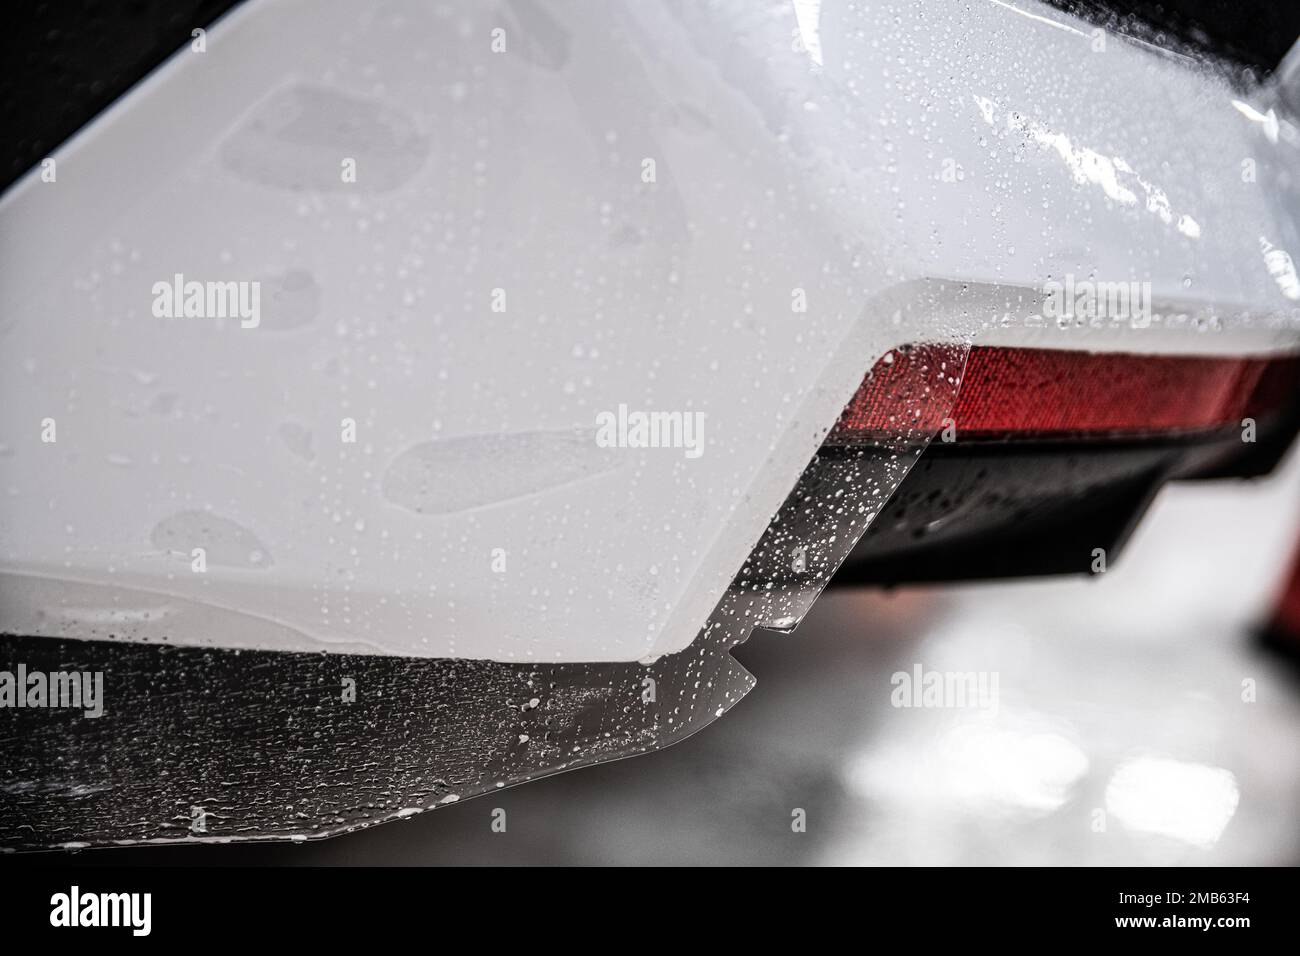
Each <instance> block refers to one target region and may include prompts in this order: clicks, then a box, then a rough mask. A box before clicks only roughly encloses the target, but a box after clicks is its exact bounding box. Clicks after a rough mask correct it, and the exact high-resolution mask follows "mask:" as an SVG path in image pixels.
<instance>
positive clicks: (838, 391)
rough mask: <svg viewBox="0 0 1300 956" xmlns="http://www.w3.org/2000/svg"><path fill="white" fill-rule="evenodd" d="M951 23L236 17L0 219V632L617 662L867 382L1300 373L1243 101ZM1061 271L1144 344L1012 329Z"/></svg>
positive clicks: (452, 14)
mask: <svg viewBox="0 0 1300 956" xmlns="http://www.w3.org/2000/svg"><path fill="white" fill-rule="evenodd" d="M949 8H950V4H948V3H946V2H944V0H926V2H906V3H905V2H898V3H876V4H872V5H870V6H869V7H864V6H862V5H856V4H848V3H832V2H824V3H820V4H819V3H816V2H807V3H794V4H793V5H789V6H783V5H766V4H752V3H740V2H737V3H717V4H698V5H697V4H675V3H667V2H663V3H660V2H635V3H634V2H631V0H626V2H617V0H615V2H605V3H582V4H561V3H538V2H523V0H518V2H511V3H506V4H502V5H487V4H478V3H461V4H448V5H443V6H432V5H427V4H422V3H415V2H410V3H407V2H398V0H394V2H386V3H383V4H378V5H373V6H372V5H357V4H353V3H348V2H344V0H329V2H318V0H313V2H305V0H304V2H297V0H289V2H282V3H281V2H275V3H273V2H267V0H253V2H250V3H247V4H245V5H243V6H242V7H240V8H238V9H237V10H235V11H234V12H233V13H232V14H231V15H229V16H227V17H226V18H224V19H223V20H221V21H220V22H219V23H218V24H217V25H216V26H214V28H213V29H212V30H211V31H210V33H209V34H208V35H207V36H206V43H205V49H204V50H203V51H202V52H199V51H197V50H195V49H186V50H182V51H181V52H179V53H178V54H177V55H176V56H175V57H174V58H173V59H172V60H171V61H169V62H168V63H167V64H166V65H165V66H164V67H162V68H161V69H159V70H158V71H156V72H155V73H154V74H153V75H152V76H150V77H149V78H148V79H147V80H146V81H145V82H143V83H142V84H140V86H139V87H138V88H136V89H135V90H133V91H132V92H131V93H130V94H129V95H127V96H126V97H124V98H123V99H122V100H121V101H119V102H118V103H117V104H115V105H114V106H113V107H112V108H111V109H110V110H109V111H108V112H107V113H106V114H104V115H103V116H102V117H100V118H99V119H98V120H96V121H95V122H94V123H92V124H91V125H90V126H89V127H88V128H87V129H86V130H84V131H83V132H82V133H81V134H80V135H78V136H77V137H76V138H74V139H73V140H72V141H71V142H69V143H68V144H67V145H66V146H64V147H63V148H61V149H59V150H58V151H57V152H56V153H55V154H54V157H53V158H54V160H55V161H56V168H57V179H56V180H55V181H54V182H47V181H44V180H43V178H42V175H41V170H36V171H33V173H32V174H30V175H29V176H28V177H27V178H26V179H25V180H24V181H23V182H21V183H20V184H19V185H17V186H16V187H15V188H14V189H12V190H11V191H10V192H9V193H8V194H7V195H6V196H5V197H4V198H3V200H2V201H0V245H2V246H3V249H4V255H3V258H2V259H0V336H2V338H0V341H3V343H4V344H3V348H0V382H2V383H3V384H2V385H0V395H2V400H0V445H2V446H3V449H4V452H5V454H4V455H3V456H0V571H3V572H4V573H3V575H0V630H4V631H8V632H13V633H20V634H31V635H49V636H59V637H92V638H100V637H104V638H107V637H113V638H119V639H122V638H125V639H128V640H166V641H171V642H175V643H180V644H216V645H220V646H228V647H255V648H266V649H277V650H293V651H313V650H321V649H325V650H334V651H347V652H362V653H371V652H373V653H383V654H392V655H402V656H415V657H440V658H442V657H460V658H475V659H485V660H494V661H536V662H550V663H557V662H596V661H636V660H643V659H650V658H657V657H660V656H662V655H665V654H668V653H672V652H676V651H680V650H682V649H683V648H685V647H687V646H689V645H690V644H691V643H692V642H693V641H694V640H695V639H696V637H697V635H698V634H699V633H700V631H701V629H702V628H703V627H704V625H705V623H706V621H707V620H708V619H709V617H710V614H711V613H712V612H713V611H714V609H715V608H716V607H717V606H718V604H719V601H720V600H721V598H722V596H723V594H724V592H725V591H726V589H727V587H728V584H729V583H730V582H731V580H732V578H733V577H734V576H735V574H736V572H737V570H738V569H739V568H740V567H741V565H742V563H743V562H744V560H745V558H746V556H747V555H749V553H750V551H751V550H752V549H753V548H754V546H755V543H756V542H757V541H758V540H759V538H760V536H761V535H762V534H763V532H764V530H765V529H766V528H767V526H768V523H769V521H770V520H771V518H772V516H773V514H774V513H775V512H776V511H777V509H778V508H779V507H780V506H781V503H782V501H783V500H784V499H785V496H786V495H787V494H788V493H789V491H790V489H791V488H792V487H793V486H794V484H795V482H796V481H797V479H798V477H799V475H800V473H801V472H802V471H803V469H804V468H805V466H806V465H807V463H808V461H809V459H810V458H811V457H812V455H813V454H814V453H815V452H816V450H817V448H818V447H819V445H820V444H821V441H822V439H823V438H824V436H825V435H826V433H827V431H828V430H829V429H830V428H831V426H832V425H833V424H834V423H835V421H836V419H837V417H838V415H839V413H840V411H841V410H842V409H843V408H844V406H845V404H846V402H847V401H848V400H849V399H850V397H851V396H852V395H853V394H854V392H855V390H856V389H857V387H858V385H859V383H860V382H861V381H862V379H863V376H864V374H865V373H866V371H867V370H868V369H870V368H871V367H872V366H873V365H874V364H875V363H876V361H877V360H879V359H880V358H881V357H882V356H885V355H886V354H887V353H889V352H890V351H891V350H893V349H896V348H898V347H899V346H902V345H906V344H908V343H914V342H921V341H930V342H935V341H937V342H951V343H953V344H954V345H956V346H958V347H964V346H966V345H968V344H970V343H972V342H979V343H994V344H1007V345H1028V344H1031V345H1034V346H1037V347H1046V348H1062V349H1089V350H1097V351H1105V350H1115V351H1125V352H1138V353H1143V352H1161V353H1175V354H1180V353H1186V354H1193V353H1195V354H1207V353H1208V354H1219V355H1233V354H1263V353H1270V352H1282V351H1289V350H1294V349H1295V348H1296V347H1297V346H1300V324H1298V323H1297V319H1296V307H1297V298H1298V297H1300V282H1298V281H1297V279H1296V274H1295V267H1294V264H1293V250H1294V251H1295V252H1296V253H1300V200H1298V199H1297V193H1296V190H1295V187H1294V186H1293V185H1292V184H1291V180H1292V178H1293V177H1294V170H1295V168H1296V160H1297V130H1296V127H1295V126H1294V125H1292V120H1291V119H1290V118H1289V114H1288V113H1287V111H1286V109H1285V107H1284V105H1283V103H1282V100H1281V99H1280V98H1278V97H1277V96H1275V95H1273V94H1274V93H1275V91H1270V90H1269V89H1267V88H1265V89H1261V90H1257V91H1255V93H1254V94H1244V93H1241V92H1239V91H1235V90H1233V89H1232V88H1230V87H1229V85H1228V84H1227V82H1226V81H1225V79H1224V78H1223V76H1222V75H1221V74H1220V73H1218V72H1216V71H1214V70H1213V69H1211V68H1209V67H1207V66H1205V65H1203V64H1201V63H1198V62H1197V61H1196V60H1195V59H1193V58H1190V57H1184V56H1179V55H1169V54H1166V53H1162V52H1160V51H1158V50H1155V49H1153V48H1152V47H1150V46H1149V45H1146V44H1143V43H1139V42H1134V41H1131V40H1129V39H1126V38H1124V37H1120V36H1117V35H1113V34H1105V33H1104V32H1102V31H1099V30H1095V29H1094V28H1093V27H1091V26H1090V25H1088V24H1085V23H1083V22H1082V21H1078V20H1075V19H1073V18H1071V17H1069V16H1066V15H1065V14H1062V13H1060V12H1058V11H1055V10H1053V9H1051V8H1048V7H1046V6H1043V5H1041V4H1039V3H1036V2H1032V0H1016V2H1015V3H1011V2H1001V0H979V2H976V3H973V4H971V5H969V9H968V10H967V11H966V12H965V13H964V14H963V16H962V17H961V19H960V21H955V20H953V19H952V18H951V17H950V16H949V12H950V9H949ZM497 31H500V32H497ZM292 37H301V38H303V39H302V42H292V41H290V40H287V39H286V38H292ZM308 38H309V39H308ZM349 160H351V161H354V165H353V166H352V167H351V169H353V170H354V171H355V180H354V181H349V180H347V179H346V173H347V170H348V169H349V167H348V165H347V164H348V161H349ZM647 161H650V162H647ZM178 274H180V275H183V276H185V277H186V279H187V280H199V281H222V282H224V281H241V282H251V281H257V282H259V283H260V286H259V288H260V290H261V292H260V294H261V300H260V302H261V311H260V316H259V318H258V323H257V325H256V327H249V328H244V327H241V324H243V323H241V322H240V320H239V318H238V317H229V316H228V317H226V318H225V319H220V318H216V317H213V316H191V317H188V318H187V317H184V316H183V315H182V316H179V317H167V316H162V317H160V316H158V315H156V314H154V311H153V305H154V302H155V294H154V292H153V289H154V287H155V284H156V283H159V282H163V283H170V282H172V280H173V277H174V276H176V275H178ZM1066 276H1070V277H1073V278H1074V279H1077V280H1079V281H1086V280H1093V281H1102V282H1139V283H1149V285H1148V286H1146V288H1147V289H1149V292H1150V299H1151V303H1153V304H1154V306H1153V310H1152V311H1153V312H1155V313H1157V317H1156V319H1155V321H1152V322H1150V323H1133V322H1108V321H1106V322H1096V323H1082V324H1076V323H1069V324H1067V326H1066V327H1062V326H1061V325H1060V324H1057V323H1053V322H1044V321H1042V315H1043V290H1044V284H1045V283H1047V282H1049V281H1052V280H1062V279H1063V278H1064V277H1066ZM802 304H806V310H801V309H800V306H801V305H802ZM620 406H625V407H626V408H627V409H630V410H632V411H638V410H641V411H667V412H673V413H678V414H681V415H683V416H686V415H690V416H695V415H697V414H698V416H702V418H696V419H693V420H695V421H700V422H702V429H703V430H702V433H701V434H702V443H701V444H700V446H699V448H698V449H697V450H698V451H699V452H700V453H699V454H698V455H697V456H693V455H690V454H687V452H688V451H690V450H691V449H688V448H682V447H677V448H623V447H616V448H610V447H603V446H602V445H601V444H600V443H599V442H598V441H597V440H596V436H597V431H598V427H599V424H600V422H601V418H600V416H601V415H602V414H603V413H614V412H616V411H617V410H618V409H619V408H620ZM47 420H52V421H53V422H54V423H55V426H56V429H57V439H56V440H55V441H53V442H50V441H43V440H42V439H43V437H45V434H46V425H45V423H46V422H47ZM349 422H351V423H352V429H353V431H352V435H353V436H354V438H355V440H354V441H349V440H348V437H347V436H348V434H349V432H348V428H349V424H348V423H349ZM906 467H907V461H904V460H900V461H898V462H894V463H892V464H890V465H888V466H880V469H879V471H878V473H877V474H876V475H874V480H875V481H876V482H878V483H879V484H880V485H881V486H882V487H884V488H885V489H886V490H887V489H888V488H890V487H893V486H894V485H896V484H897V482H898V481H899V480H901V478H902V476H903V474H904V473H905V471H906ZM860 532H861V528H860V527H857V528H856V531H855V533H860ZM195 548H201V549H202V551H203V552H204V561H203V562H202V563H203V564H204V567H203V568H202V569H201V570H196V566H195V560H196V557H195V552H194V549H195Z"/></svg>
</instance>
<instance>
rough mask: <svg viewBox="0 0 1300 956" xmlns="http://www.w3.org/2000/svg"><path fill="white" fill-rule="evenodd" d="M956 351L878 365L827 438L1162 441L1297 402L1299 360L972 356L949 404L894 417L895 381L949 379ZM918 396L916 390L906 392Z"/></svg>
mask: <svg viewBox="0 0 1300 956" xmlns="http://www.w3.org/2000/svg"><path fill="white" fill-rule="evenodd" d="M955 372H956V369H955V368H954V367H953V362H952V348H951V346H931V345H919V346H913V347H911V348H908V349H900V350H898V351H895V352H893V353H890V354H889V355H887V356H885V357H884V358H882V359H881V360H880V361H879V362H877V363H876V366H875V367H874V368H873V369H872V370H871V372H870V373H869V374H868V375H867V378H866V379H865V380H864V381H863V383H862V386H861V387H860V388H859V389H858V392H857V394H855V395H854V397H853V399H852V401H850V402H849V405H848V407H847V408H846V409H845V410H844V414H843V415H842V416H841V418H840V421H839V423H838V424H837V425H836V426H835V428H834V429H833V430H832V432H831V434H830V436H829V437H828V441H832V442H834V441H841V442H853V441H862V440H870V439H871V438H872V437H874V436H877V435H889V434H895V435H896V434H897V433H898V431H899V430H900V428H903V429H904V430H913V431H915V432H917V433H918V434H921V433H927V432H928V433H933V432H935V431H938V430H939V429H941V428H942V427H944V425H946V424H947V422H946V421H945V419H951V421H952V424H953V425H954V426H955V429H956V434H957V436H958V440H962V441H967V440H976V441H979V440H985V441H989V440H1009V439H1030V438H1037V439H1055V438H1097V437H1160V436H1176V435H1182V434H1196V433H1199V432H1207V431H1213V430H1216V429H1220V428H1225V427H1231V426H1239V425H1240V424H1241V420H1242V419H1243V418H1249V417H1259V416H1261V415H1267V414H1268V413H1269V412H1271V411H1274V410H1276V409H1278V408H1280V407H1282V406H1283V404H1284V403H1285V402H1286V401H1288V398H1289V397H1290V396H1292V395H1294V394H1295V390H1296V386H1297V382H1298V381H1300V356H1294V355H1287V356H1225V357H1207V356H1184V355H1177V356H1175V355H1135V354H1131V353H1114V352H1111V353H1096V352H1077V351H1066V350H1062V349H1028V348H1005V347H1000V346H975V347H973V348H971V350H970V354H969V357H968V358H967V360H966V365H965V371H964V372H963V373H962V377H961V384H960V388H959V390H958V393H957V399H956V403H955V405H954V406H953V407H952V408H951V409H948V408H945V407H944V403H943V402H941V401H940V400H939V399H938V397H937V396H941V395H942V394H943V390H942V389H936V390H934V392H933V394H934V395H935V396H936V397H935V398H934V399H932V400H931V399H928V398H927V397H926V396H927V395H929V394H931V393H928V392H927V393H925V394H922V395H920V400H919V401H917V402H916V403H914V405H913V407H911V408H906V409H900V408H899V406H898V402H897V399H896V398H894V400H893V401H891V400H890V398H891V396H896V395H897V383H898V382H900V381H910V380H917V379H924V378H927V377H933V376H935V375H941V374H953V373H955ZM913 391H914V393H915V389H914V390H913Z"/></svg>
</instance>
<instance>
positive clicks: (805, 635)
mask: <svg viewBox="0 0 1300 956" xmlns="http://www.w3.org/2000/svg"><path fill="white" fill-rule="evenodd" d="M1298 538H1300V455H1297V454H1296V450H1295V449H1293V450H1292V452H1291V454H1290V456H1289V457H1288V459H1287V460H1286V462H1285V463H1284V465H1283V466H1282V467H1281V468H1279V470H1278V471H1277V472H1276V473H1275V474H1274V475H1273V476H1272V477H1271V478H1268V479H1264V480H1259V481H1252V482H1233V481H1228V482H1211V483H1201V484H1196V485H1171V486H1168V487H1166V488H1165V489H1164V490H1163V491H1162V492H1161V493H1160V497H1159V499H1158V500H1157V502H1156V504H1155V505H1154V507H1153V508H1152V510H1151V511H1150V512H1149V513H1148V515H1147V516H1146V518H1145V519H1144V521H1143V522H1142V523H1141V524H1140V525H1139V527H1138V530H1137V532H1136V534H1135V536H1134V538H1133V539H1132V540H1131V541H1130V543H1129V545H1128V547H1127V549H1126V550H1125V551H1124V553H1123V554H1122V555H1121V556H1120V557H1119V559H1118V560H1117V561H1115V562H1114V564H1113V565H1112V567H1111V568H1110V570H1108V571H1107V572H1106V573H1105V574H1102V575H1099V576H1095V577H1088V578H1085V577H1070V578H1049V579H1040V580H1036V581H1028V582H1017V583H992V584H969V585H960V586H947V587H941V588H938V587H936V588H924V589H922V588H900V589H898V590H895V591H893V592H888V593H887V592H883V591H879V590H865V589H849V588H834V587H833V588H832V589H830V590H829V591H827V592H826V594H825V595H823V597H822V598H821V600H820V601H819V602H818V603H817V604H816V606H815V607H814V609H813V611H812V613H811V614H810V615H809V616H808V618H807V619H806V620H805V621H804V623H803V624H802V625H801V626H800V628H799V629H798V631H797V632H796V633H795V634H793V635H789V636H782V635H778V634H775V633H770V632H759V633H756V634H755V635H754V636H753V637H752V638H751V639H750V640H749V642H748V643H746V644H744V645H742V646H741V647H739V648H738V649H737V652H736V656H737V658H739V659H740V661H741V662H742V663H743V664H744V665H745V666H746V667H747V668H748V669H749V670H750V671H752V672H753V673H754V675H755V676H756V677H757V678H758V686H757V688H756V689H755V690H754V691H753V692H752V693H751V694H750V695H749V696H748V697H747V698H745V699H744V700H743V701H741V702H740V703H739V704H738V705H737V706H736V707H735V708H734V709H733V710H732V711H730V712H729V713H728V714H726V715H724V716H723V717H722V718H721V719H720V720H718V721H717V722H716V723H715V724H713V725H712V726H710V727H708V728H706V729H705V730H704V731H702V732H701V733H699V734H697V735H695V736H694V737H692V738H690V739H688V740H686V741H685V742H683V743H681V744H678V745H677V746H675V747H671V748H669V749H668V750H665V751H661V752H659V753H654V754H649V755H645V756H639V757H634V758H630V759H626V760H621V761H617V762H615V763H612V764H606V765H603V766H599V767H594V768H589V769H584V770H578V771H573V772H569V773H565V774H560V775H558V776H555V777H551V778H547V779H544V780H540V781H537V782H534V783H530V784H527V785H524V786H521V787H515V788H512V789H508V790H502V791H501V792H499V793H495V794H489V795H487V796H484V797H480V798H477V799H473V800H467V801H465V802H463V803H459V804H453V805H449V806H446V807H443V808H441V809H438V810H436V811H433V812H427V813H423V814H420V815H418V816H415V817H412V818H409V819H407V820H404V821H400V822H397V823H391V824H387V825H384V826H380V827H377V828H374V829H372V830H368V831H364V832H361V833H357V834H352V835H348V836H343V837H338V838H335V839H331V840H326V841H322V842H315V843H308V844H296V845H285V844H266V845H244V846H190V847H184V846H177V847H162V846H160V847H140V848H130V849H125V848H124V849H121V850H96V851H86V852H83V853H80V854H77V855H76V856H75V857H73V858H71V859H72V860H73V861H75V862H78V863H85V864H91V865H96V864H116V865H122V864H155V863H161V864H183V863H202V864H222V863H231V864H236V863H239V864H253V863H267V864H628V865H634V864H904V865H908V864H957V865H961V864H994V865H996V864H1012V865H1018V864H1041V865H1062V864H1064V865H1070V864H1084V865H1113V864H1119V865H1125V864H1170V865H1199V864H1205V865H1223V864H1226V865H1246V864H1291V865H1294V864H1297V863H1300V819H1298V818H1297V813H1296V809H1297V807H1300V679H1297V672H1296V670H1295V669H1294V668H1293V666H1292V665H1291V664H1290V663H1289V662H1288V661H1287V660H1286V659H1284V658H1282V657H1279V656H1277V655H1276V654H1274V653H1272V652H1269V651H1266V650H1265V649H1263V648H1262V647H1261V645H1260V644H1259V642H1258V641H1257V640H1256V638H1255V629H1256V627H1257V625H1258V624H1259V623H1260V621H1261V620H1262V619H1264V618H1266V617H1267V615H1268V611H1269V608H1270V606H1271V604H1272V600H1273V598H1274V596H1275V595H1276V592H1277V588H1278V586H1279V585H1280V583H1281V580H1280V579H1281V577H1282V576H1283V574H1284V571H1285V569H1286V567H1287V563H1288V561H1289V559H1290V557H1291V554H1292V553H1293V549H1294V547H1295V545H1296V543H1297V539H1298ZM918 664H919V665H921V666H922V668H923V669H924V670H925V671H927V672H928V671H944V672H953V671H956V672H967V671H975V672H988V673H989V674H996V675H997V679H998V695H997V706H996V707H995V708H994V707H986V708H978V707H968V708H945V709H925V708H922V709H916V708H896V707H893V706H891V703H890V695H891V692H892V691H893V689H894V687H893V685H892V684H891V678H892V677H893V675H894V674H896V673H898V672H907V673H911V672H912V670H913V668H914V667H915V666H916V665H918ZM497 810H504V811H505V814H504V821H505V831H504V832H496V831H494V829H493V826H492V824H493V820H494V819H497V820H500V819H501V814H500V813H494V811H497ZM796 810H802V811H804V814H803V815H804V818H805V819H806V830H805V832H794V830H793V829H792V822H793V820H794V814H795V811H796ZM53 858H54V857H53V856H51V857H46V859H53ZM58 858H59V860H60V861H62V860H64V859H66V858H65V857H63V855H62V854H60V855H58ZM28 859H30V858H28ZM12 860H13V858H11V861H12Z"/></svg>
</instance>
